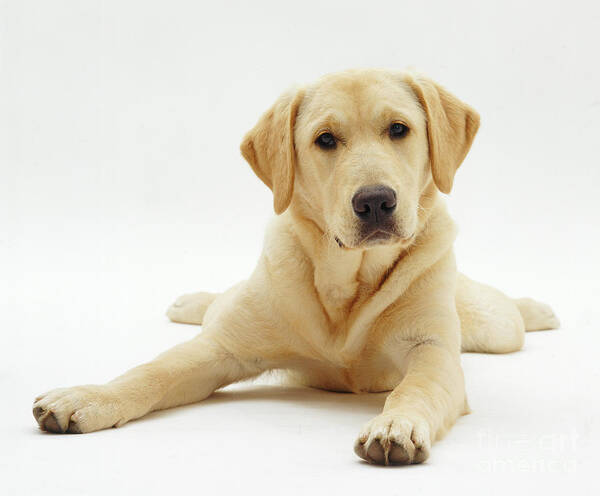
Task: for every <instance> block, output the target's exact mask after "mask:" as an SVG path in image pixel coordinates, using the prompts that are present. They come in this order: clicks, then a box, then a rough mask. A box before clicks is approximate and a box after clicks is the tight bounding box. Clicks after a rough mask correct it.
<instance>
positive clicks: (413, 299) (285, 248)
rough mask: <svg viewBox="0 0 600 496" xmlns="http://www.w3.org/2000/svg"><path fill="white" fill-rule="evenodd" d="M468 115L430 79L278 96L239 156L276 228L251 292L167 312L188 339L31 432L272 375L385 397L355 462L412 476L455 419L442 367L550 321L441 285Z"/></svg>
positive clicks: (371, 80) (66, 404) (69, 398)
mask: <svg viewBox="0 0 600 496" xmlns="http://www.w3.org/2000/svg"><path fill="white" fill-rule="evenodd" d="M478 128H479V115H478V114H477V112H476V111H475V110H474V109H473V108H471V107H470V106H469V105H467V104H465V103H463V102H462V101H461V100H459V99H458V98H457V97H455V96H454V95H453V94H451V93H450V92H448V91H447V90H446V89H444V88H443V87H442V86H440V85H439V84H437V83H436V82H434V81H432V80H431V79H429V78H427V77H425V76H422V75H418V74H413V73H403V72H396V71H385V70H371V69H370V70H351V71H346V72H341V73H337V74H332V75H328V76H325V77H323V78H321V79H320V80H318V81H317V82H315V83H313V84H310V85H307V86H304V87H300V88H295V89H293V90H290V91H288V92H286V93H285V94H283V95H282V96H281V97H280V98H279V99H278V100H277V101H276V102H275V104H274V105H273V106H272V107H271V108H270V109H269V110H268V111H267V112H266V113H265V114H264V115H263V116H262V117H261V118H260V120H259V121H258V123H257V124H256V125H255V127H254V128H253V129H252V130H250V131H249V132H248V133H247V135H246V136H245V137H244V139H243V142H242V144H241V152H242V155H243V157H244V158H245V159H246V161H247V162H248V163H249V164H250V166H251V167H252V169H253V170H254V172H255V173H256V175H257V176H258V177H259V178H260V179H261V180H262V181H263V182H264V183H265V184H266V185H267V186H268V187H269V188H270V189H271V190H272V193H273V200H274V210H275V213H276V214H277V215H276V216H275V218H274V219H273V221H272V223H271V224H270V226H269V227H268V229H267V233H266V236H265V243H264V248H263V251H262V254H261V256H260V259H259V261H258V264H257V266H256V269H255V270H254V272H253V274H252V275H251V277H250V278H249V279H248V280H247V281H244V282H241V283H239V284H237V285H236V286H234V287H232V288H231V289H229V290H228V291H226V292H224V293H223V294H218V295H217V294H211V293H205V292H201V293H195V294H189V295H184V296H182V297H180V298H179V299H177V300H176V302H175V303H174V304H173V305H172V306H171V307H170V308H169V310H168V311H167V315H168V317H169V318H170V319H171V320H172V321H174V322H183V323H188V324H202V326H203V330H202V333H201V334H199V335H198V336H197V337H196V338H194V339H192V340H191V341H188V342H186V343H183V344H180V345H178V346H175V347H174V348H172V349H171V350H169V351H167V352H165V353H163V354H162V355H159V356H158V357H157V358H156V359H155V360H153V361H151V362H149V363H146V364H144V365H141V366H139V367H136V368H134V369H132V370H130V371H129V372H127V373H125V374H124V375H122V376H120V377H118V378H116V379H114V380H113V381H111V382H109V383H108V384H104V385H88V386H79V387H72V388H66V389H56V390H53V391H50V392H48V393H46V394H44V395H41V396H39V397H37V398H36V399H35V403H34V405H33V414H34V417H35V419H36V420H37V422H38V424H39V426H40V428H41V429H42V430H45V431H50V432H57V433H64V432H70V433H86V432H91V431H96V430H99V429H105V428H108V427H118V426H121V425H123V424H125V423H126V422H128V421H130V420H133V419H137V418H139V417H142V416H144V415H146V414H147V413H149V412H152V411H155V410H162V409H165V408H171V407H175V406H178V405H184V404H188V403H193V402H197V401H201V400H203V399H205V398H207V397H208V396H209V395H210V394H211V393H213V392H214V391H215V390H217V389H219V388H222V387H224V386H226V385H228V384H231V383H234V382H236V381H240V380H242V379H247V378H251V377H256V376H258V375H259V374H261V373H263V372H265V371H268V370H273V369H281V370H285V371H286V372H287V374H288V376H289V378H290V379H291V380H294V381H295V382H296V383H298V382H299V383H301V384H304V385H307V386H311V387H315V388H321V389H326V390H331V391H347V392H353V393H363V392H382V391H391V393H390V394H389V396H388V397H387V399H386V401H385V406H384V408H383V411H382V413H381V414H379V415H378V416H376V417H375V418H374V419H372V420H371V421H370V422H368V423H367V425H366V426H364V428H363V429H362V431H361V432H360V433H359V435H358V438H357V440H356V444H355V446H354V450H355V452H356V454H357V455H358V456H359V457H361V458H362V459H364V460H366V461H368V462H370V463H373V464H381V465H396V464H411V463H420V462H423V461H425V460H426V459H427V457H428V456H429V453H430V448H431V445H432V443H433V442H434V441H435V440H437V439H439V438H440V437H441V436H443V435H444V433H445V432H447V430H448V429H449V428H450V427H451V426H452V425H453V424H454V422H455V421H456V419H457V418H458V417H459V416H461V415H463V414H465V413H468V411H469V407H468V405H467V399H466V395H465V384H464V376H463V371H462V368H461V362H460V353H461V351H463V352H468V351H471V352H485V353H509V352H513V351H517V350H519V349H520V348H521V347H522V345H523V341H524V333H525V331H533V330H541V329H551V328H556V327H557V326H558V320H557V318H556V317H555V315H554V313H553V312H552V310H551V309H550V308H549V307H548V306H547V305H545V304H542V303H538V302H536V301H534V300H532V299H529V298H524V299H511V298H509V297H507V296H505V295H504V294H503V293H501V292H500V291H498V290H496V289H494V288H491V287H489V286H487V285H483V284H480V283H477V282H474V281H472V280H470V279H469V278H467V277H466V276H464V275H462V274H460V273H458V272H457V269H456V265H455V258H454V254H453V242H454V239H455V236H456V229H455V225H454V223H453V221H452V220H451V218H450V216H449V214H448V213H447V210H446V207H445V205H444V200H443V198H442V195H441V194H440V193H444V194H447V193H449V192H450V191H451V189H452V184H453V181H454V177H455V173H456V171H457V169H458V167H459V166H460V165H461V163H462V162H463V160H464V158H465V156H466V155H467V153H468V151H469V149H470V147H471V144H472V142H473V139H474V138H475V135H476V133H477V130H478Z"/></svg>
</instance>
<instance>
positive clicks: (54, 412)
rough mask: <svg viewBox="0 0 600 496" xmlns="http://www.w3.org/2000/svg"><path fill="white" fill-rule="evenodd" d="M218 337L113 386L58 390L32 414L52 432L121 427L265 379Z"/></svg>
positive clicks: (183, 347)
mask: <svg viewBox="0 0 600 496" xmlns="http://www.w3.org/2000/svg"><path fill="white" fill-rule="evenodd" d="M261 371H262V370H260V369H259V368H258V367H257V365H256V364H252V365H247V364H245V363H242V361H240V360H239V359H238V358H236V356H234V355H233V354H232V353H230V352H229V351H228V350H227V349H225V348H224V347H223V346H222V345H221V344H219V342H218V341H217V340H216V339H214V336H205V335H204V334H201V335H200V336H198V337H196V338H195V339H192V340H191V341H188V342H186V343H182V344H180V345H178V346H175V347H174V348H172V349H170V350H168V351H167V352H165V353H163V354H162V355H159V356H158V357H157V358H156V359H155V360H153V361H151V362H149V363H146V364H144V365H140V366H139V367H136V368H134V369H132V370H130V371H129V372H126V373H125V374H124V375H122V376H120V377H117V378H116V379H114V380H113V381H111V382H109V383H108V384H103V385H88V386H76V387H71V388H63V389H55V390H53V391H50V392H48V393H46V394H43V395H41V396H39V397H37V398H36V400H35V403H34V405H33V414H34V416H35V418H36V420H37V421H38V424H39V426H40V427H41V428H42V429H43V430H46V431H51V432H76V433H84V432H91V431H97V430H100V429H105V428H107V427H117V426H120V425H123V424H124V423H126V422H128V421H129V420H132V419H136V418H139V417H142V416H144V415H146V414H147V413H150V412H152V411H155V410H162V409H164V408H170V407H173V406H178V405H184V404H187V403H193V402H196V401H200V400H203V399H204V398H206V397H207V396H209V395H210V394H211V393H212V392H213V391H215V390H216V389H218V388H220V387H223V386H225V385H227V384H230V383H232V382H235V381H238V380H240V379H243V378H245V377H249V376H252V375H255V374H258V373H260V372H261Z"/></svg>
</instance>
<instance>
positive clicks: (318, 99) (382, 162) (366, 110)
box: [241, 70, 479, 248]
mask: <svg viewBox="0 0 600 496" xmlns="http://www.w3.org/2000/svg"><path fill="white" fill-rule="evenodd" d="M478 127H479V115H478V114H477V113H476V112H475V111H474V110H473V109H472V108H471V107H469V106H468V105H466V104H464V103H463V102H461V101H460V100H459V99H458V98H456V97H455V96H453V95H451V94H450V93H448V92H447V91H446V90H445V89H443V88H442V87H440V86H439V85H437V84H436V83H434V82H433V81H431V80H429V79H427V78H423V77H418V76H412V75H409V74H401V73H396V72H391V71H375V70H365V71H348V72H343V73H339V74H334V75H330V76H326V77H324V78H322V79H321V80H319V81H318V82H316V83H315V84H313V85H311V86H308V87H306V88H303V89H300V90H296V91H291V92H288V93H287V94H284V95H283V96H281V97H280V98H279V100H277V102H276V103H275V105H274V106H273V107H272V108H271V109H270V110H269V111H268V112H267V113H266V114H264V115H263V116H262V118H261V119H260V120H259V122H258V124H257V125H256V126H255V127H254V128H253V129H252V130H251V131H250V132H249V133H248V134H247V135H246V137H245V138H244V141H243V142H242V145H241V150H242V154H243V156H244V157H245V158H246V160H247V161H248V162H249V163H250V165H251V166H252V168H253V170H254V172H255V173H256V174H257V175H258V177H259V178H260V179H261V180H262V181H263V182H264V183H265V184H266V185H267V186H268V187H269V188H271V190H272V191H273V196H274V207H275V212H276V213H278V214H280V213H282V212H284V211H285V210H286V209H287V208H288V207H290V205H291V206H292V208H293V209H294V211H295V212H297V213H299V214H300V215H302V216H304V217H307V218H309V219H311V220H312V221H314V222H315V223H316V224H317V225H318V226H319V227H320V228H321V229H322V230H323V232H325V233H327V234H328V235H330V236H331V237H332V238H335V239H336V241H337V242H338V244H339V245H340V246H343V247H346V248H368V247H369V246H373V245H376V244H382V243H408V242H409V241H410V240H411V239H412V238H413V237H414V236H415V234H416V231H417V228H418V220H419V209H420V208H421V204H420V201H421V198H422V196H423V195H424V193H425V192H426V191H427V190H428V189H430V188H432V187H433V186H432V183H433V184H435V187H437V189H439V190H440V191H442V192H444V193H449V192H450V190H451V189H452V183H453V180H454V174H455V172H456V170H457V169H458V167H459V166H460V164H461V162H462V161H463V159H464V158H465V156H466V154H467V152H468V151H469V148H470V147H471V143H472V141H473V139H474V137H475V134H476V133H477V129H478Z"/></svg>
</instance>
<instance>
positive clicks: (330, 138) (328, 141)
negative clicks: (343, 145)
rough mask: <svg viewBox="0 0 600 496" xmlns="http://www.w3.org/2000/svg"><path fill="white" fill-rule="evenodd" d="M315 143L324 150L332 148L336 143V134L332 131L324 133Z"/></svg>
mask: <svg viewBox="0 0 600 496" xmlns="http://www.w3.org/2000/svg"><path fill="white" fill-rule="evenodd" d="M315 143H316V144H317V145H318V146H319V147H320V148H322V149H323V150H332V149H333V148H335V145H336V141H335V136H334V135H333V134H331V133H323V134H321V135H320V136H319V137H318V138H317V140H316V141H315Z"/></svg>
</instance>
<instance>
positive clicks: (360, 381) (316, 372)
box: [298, 354, 402, 393]
mask: <svg viewBox="0 0 600 496" xmlns="http://www.w3.org/2000/svg"><path fill="white" fill-rule="evenodd" d="M298 372H299V374H300V376H301V377H302V382H303V383H304V384H306V385H309V386H311V387H316V388H320V389H327V390H330V391H341V392H350V393H361V392H370V393H375V392H382V391H390V390H392V389H393V388H394V387H395V386H396V385H397V384H398V383H399V382H400V381H401V380H402V373H401V371H400V370H399V369H398V367H394V366H393V364H392V363H391V361H390V359H389V357H387V356H386V355H384V354H375V355H372V356H370V357H369V358H367V359H364V360H362V361H360V362H358V363H355V364H353V365H351V366H348V367H340V366H337V365H335V364H333V363H330V362H326V361H323V362H320V363H319V364H318V365H316V366H315V364H314V363H313V364H311V365H310V366H308V367H306V368H303V369H302V370H300V371H298Z"/></svg>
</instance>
